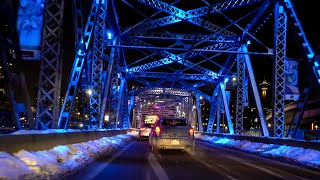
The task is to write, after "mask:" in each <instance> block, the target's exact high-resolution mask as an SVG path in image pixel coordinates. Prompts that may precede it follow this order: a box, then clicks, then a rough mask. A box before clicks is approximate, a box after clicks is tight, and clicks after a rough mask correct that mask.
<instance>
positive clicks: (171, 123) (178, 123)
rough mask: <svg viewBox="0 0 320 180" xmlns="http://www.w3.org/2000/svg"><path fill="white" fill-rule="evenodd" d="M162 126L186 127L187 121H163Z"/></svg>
mask: <svg viewBox="0 0 320 180" xmlns="http://www.w3.org/2000/svg"><path fill="white" fill-rule="evenodd" d="M162 125H163V126H188V124H187V121H186V120H184V119H163V120H162Z"/></svg>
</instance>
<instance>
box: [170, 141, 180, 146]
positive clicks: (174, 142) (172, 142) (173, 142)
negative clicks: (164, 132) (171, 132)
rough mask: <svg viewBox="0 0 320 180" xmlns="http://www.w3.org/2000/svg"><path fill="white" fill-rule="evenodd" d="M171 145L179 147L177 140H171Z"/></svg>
mask: <svg viewBox="0 0 320 180" xmlns="http://www.w3.org/2000/svg"><path fill="white" fill-rule="evenodd" d="M171 145H179V141H178V140H171Z"/></svg>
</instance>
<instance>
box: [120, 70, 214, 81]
mask: <svg viewBox="0 0 320 180" xmlns="http://www.w3.org/2000/svg"><path fill="white" fill-rule="evenodd" d="M126 76H128V77H134V78H138V77H143V78H163V79H167V81H170V80H171V81H172V80H178V79H184V80H198V81H206V82H214V81H215V79H216V76H210V75H206V74H184V73H182V72H174V73H165V72H126Z"/></svg>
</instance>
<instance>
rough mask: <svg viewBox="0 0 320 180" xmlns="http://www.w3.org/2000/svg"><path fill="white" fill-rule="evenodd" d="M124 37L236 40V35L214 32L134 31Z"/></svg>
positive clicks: (232, 41) (214, 40)
mask: <svg viewBox="0 0 320 180" xmlns="http://www.w3.org/2000/svg"><path fill="white" fill-rule="evenodd" d="M126 37H129V38H140V39H155V40H175V41H197V42H198V41H201V42H210V43H215V42H220V43H235V41H236V37H231V36H218V35H214V34H168V33H162V32H136V33H133V34H130V35H128V36H126Z"/></svg>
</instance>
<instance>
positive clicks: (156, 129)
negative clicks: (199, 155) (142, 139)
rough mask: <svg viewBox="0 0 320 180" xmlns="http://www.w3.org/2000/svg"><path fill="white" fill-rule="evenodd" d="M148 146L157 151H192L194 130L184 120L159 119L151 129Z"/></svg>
mask: <svg viewBox="0 0 320 180" xmlns="http://www.w3.org/2000/svg"><path fill="white" fill-rule="evenodd" d="M149 146H150V148H151V149H152V151H157V150H159V149H181V150H189V151H194V146H195V138H194V129H193V128H192V126H191V124H190V123H189V121H188V120H187V119H184V118H160V119H158V120H157V121H156V122H155V123H154V125H153V128H152V129H151V132H150V135H149Z"/></svg>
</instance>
